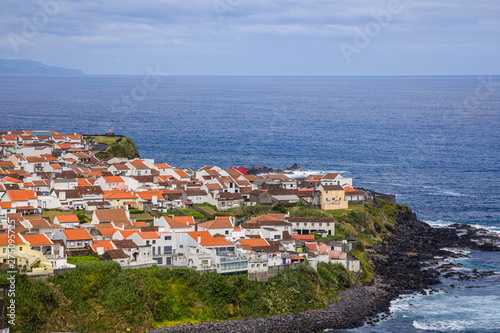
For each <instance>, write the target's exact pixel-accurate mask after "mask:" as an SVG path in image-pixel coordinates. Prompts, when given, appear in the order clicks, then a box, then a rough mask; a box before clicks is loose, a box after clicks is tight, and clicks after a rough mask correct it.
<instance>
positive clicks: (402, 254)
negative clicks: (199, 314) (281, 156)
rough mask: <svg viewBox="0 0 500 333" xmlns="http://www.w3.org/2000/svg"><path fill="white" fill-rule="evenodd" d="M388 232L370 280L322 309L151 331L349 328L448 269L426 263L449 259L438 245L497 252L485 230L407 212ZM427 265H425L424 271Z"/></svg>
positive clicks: (385, 310) (421, 289) (375, 257)
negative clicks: (444, 224)
mask: <svg viewBox="0 0 500 333" xmlns="http://www.w3.org/2000/svg"><path fill="white" fill-rule="evenodd" d="M397 220H398V224H397V225H396V228H395V229H394V230H393V234H392V236H391V237H389V238H388V239H386V240H384V242H383V243H381V244H376V245H375V246H373V248H372V249H373V250H374V251H375V252H371V253H372V254H371V259H372V261H373V266H374V283H373V284H372V285H369V286H366V285H365V286H361V285H358V286H355V287H353V288H350V289H348V290H344V291H342V292H341V293H340V297H341V300H340V301H338V302H333V303H331V304H329V305H328V307H327V308H326V309H319V310H310V311H304V312H299V313H295V314H291V315H286V316H269V317H263V318H248V319H242V320H233V321H223V322H209V323H199V324H196V325H190V324H186V325H177V326H173V327H164V328H159V329H155V330H152V331H150V332H151V333H165V332H260V333H264V332H318V331H323V330H325V329H348V328H355V327H359V326H362V325H363V324H364V323H365V322H367V323H368V324H373V323H375V322H376V321H377V320H378V319H370V317H371V316H374V315H376V314H379V313H385V314H389V313H388V311H389V306H390V302H391V300H393V299H395V298H396V297H398V296H399V295H401V294H405V293H412V292H422V293H425V289H427V288H429V287H430V286H433V285H436V284H438V283H439V279H438V277H439V275H440V274H441V271H442V272H447V271H449V267H447V266H445V267H442V266H440V267H431V263H434V264H435V263H436V259H435V257H437V256H439V257H443V258H446V257H452V256H453V255H454V254H453V252H450V251H446V250H443V248H471V249H478V250H486V251H500V247H499V246H498V243H496V242H498V241H499V239H498V237H496V236H493V235H487V236H486V240H487V242H486V241H484V239H485V232H486V231H485V230H481V229H475V228H472V227H469V226H463V225H455V226H453V227H452V228H432V227H431V226H429V225H428V224H426V223H424V222H421V221H419V220H418V219H417V217H416V215H415V214H414V213H412V212H411V210H407V211H405V212H402V213H400V214H399V216H398V218H397ZM423 268H426V269H423Z"/></svg>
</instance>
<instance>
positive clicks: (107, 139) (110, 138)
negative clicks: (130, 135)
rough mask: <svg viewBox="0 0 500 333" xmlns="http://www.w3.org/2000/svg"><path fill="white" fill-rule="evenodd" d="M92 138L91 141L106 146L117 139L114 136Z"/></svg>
mask: <svg viewBox="0 0 500 333" xmlns="http://www.w3.org/2000/svg"><path fill="white" fill-rule="evenodd" d="M92 138H93V139H94V140H93V141H94V142H99V143H104V144H106V145H108V146H109V145H110V144H112V143H115V142H116V140H117V139H118V137H115V136H104V135H101V136H93V137H92Z"/></svg>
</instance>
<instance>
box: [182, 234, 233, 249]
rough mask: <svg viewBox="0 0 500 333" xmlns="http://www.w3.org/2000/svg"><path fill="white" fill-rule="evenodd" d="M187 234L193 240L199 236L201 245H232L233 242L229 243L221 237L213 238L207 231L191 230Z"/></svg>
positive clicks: (196, 239)
mask: <svg viewBox="0 0 500 333" xmlns="http://www.w3.org/2000/svg"><path fill="white" fill-rule="evenodd" d="M188 235H189V236H191V237H192V238H193V239H194V240H195V241H198V236H200V237H201V242H200V245H201V246H207V247H217V246H232V245H234V244H233V243H229V242H228V241H226V240H225V239H224V238H222V237H216V238H213V237H212V235H210V233H209V232H208V231H193V232H188Z"/></svg>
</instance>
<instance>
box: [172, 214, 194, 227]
mask: <svg viewBox="0 0 500 333" xmlns="http://www.w3.org/2000/svg"><path fill="white" fill-rule="evenodd" d="M173 219H174V220H176V221H178V222H181V223H184V224H186V225H187V224H190V225H193V224H195V222H194V217H192V216H174V217H173Z"/></svg>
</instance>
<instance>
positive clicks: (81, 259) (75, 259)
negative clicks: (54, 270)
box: [68, 256, 101, 265]
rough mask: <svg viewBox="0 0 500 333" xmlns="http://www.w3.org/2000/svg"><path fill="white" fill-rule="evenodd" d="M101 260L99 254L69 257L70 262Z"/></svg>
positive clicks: (79, 262)
mask: <svg viewBox="0 0 500 333" xmlns="http://www.w3.org/2000/svg"><path fill="white" fill-rule="evenodd" d="M96 261H97V262H100V261H101V259H99V258H98V257H97V256H83V257H68V264H73V265H77V264H81V263H82V262H96Z"/></svg>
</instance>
